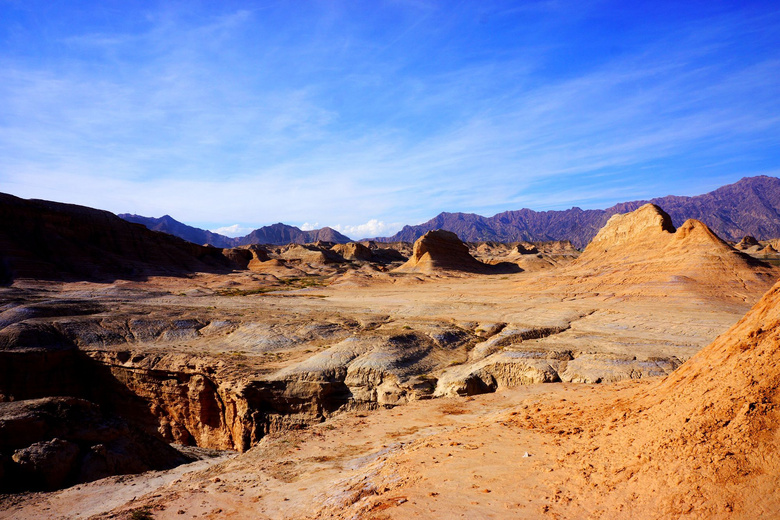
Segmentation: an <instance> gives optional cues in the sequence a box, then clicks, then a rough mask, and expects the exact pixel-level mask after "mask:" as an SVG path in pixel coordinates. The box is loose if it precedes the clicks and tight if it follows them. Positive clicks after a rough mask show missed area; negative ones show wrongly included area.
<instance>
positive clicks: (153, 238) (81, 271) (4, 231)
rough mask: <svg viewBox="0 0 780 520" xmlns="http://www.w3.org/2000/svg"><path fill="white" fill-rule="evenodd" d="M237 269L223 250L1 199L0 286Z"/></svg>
mask: <svg viewBox="0 0 780 520" xmlns="http://www.w3.org/2000/svg"><path fill="white" fill-rule="evenodd" d="M233 267H234V264H233V263H232V262H231V261H230V260H229V259H228V258H226V257H225V256H224V255H223V254H222V250H221V249H216V248H213V247H203V246H198V245H195V244H191V243H189V242H186V241H184V240H181V239H179V238H176V237H173V236H170V235H167V234H164V233H157V232H154V231H150V230H148V229H147V228H145V227H144V226H141V225H138V224H132V223H130V222H127V221H125V220H122V219H120V218H119V217H117V216H116V215H114V214H112V213H109V212H107V211H100V210H96V209H91V208H86V207H83V206H75V205H72V204H60V203H56V202H48V201H42V200H24V199H20V198H18V197H14V196H12V195H5V194H0V277H2V278H3V280H0V282H5V283H8V282H10V281H12V280H14V279H16V278H35V279H39V280H61V279H86V280H114V279H117V278H144V277H146V276H149V275H152V274H168V275H181V274H184V273H188V272H193V271H202V272H227V271H229V270H230V269H231V268H233Z"/></svg>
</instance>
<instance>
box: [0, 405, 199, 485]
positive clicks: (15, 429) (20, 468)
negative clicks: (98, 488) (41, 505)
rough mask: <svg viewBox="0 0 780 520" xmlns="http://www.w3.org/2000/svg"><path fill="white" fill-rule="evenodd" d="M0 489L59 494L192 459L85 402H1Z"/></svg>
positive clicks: (176, 464)
mask: <svg viewBox="0 0 780 520" xmlns="http://www.w3.org/2000/svg"><path fill="white" fill-rule="evenodd" d="M0 432H2V435H0V465H1V466H2V471H0V489H2V490H4V491H19V490H28V489H46V490H51V489H58V488H60V487H63V486H67V485H72V484H77V483H81V482H89V481H92V480H97V479H100V478H104V477H107V476H110V475H121V474H126V473H141V472H143V471H148V470H152V469H157V470H159V469H168V468H172V467H175V466H178V465H179V464H183V463H185V462H188V461H189V460H190V459H189V458H188V457H186V456H184V455H183V454H181V453H180V452H178V451H177V450H175V449H173V448H172V447H171V446H169V445H168V444H166V443H165V442H163V441H162V440H160V439H158V438H156V437H153V436H151V435H148V434H146V433H144V432H142V431H140V430H137V429H135V428H132V427H131V426H129V425H128V424H127V423H126V422H125V421H124V420H122V419H120V418H118V417H116V416H112V415H109V414H106V413H105V412H103V411H101V410H100V408H99V407H98V406H97V405H95V404H93V403H90V402H88V401H85V400H83V399H76V398H73V397H47V398H43V399H34V400H26V401H15V402H8V403H0Z"/></svg>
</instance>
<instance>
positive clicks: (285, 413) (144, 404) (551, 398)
mask: <svg viewBox="0 0 780 520" xmlns="http://www.w3.org/2000/svg"><path fill="white" fill-rule="evenodd" d="M449 235H452V234H447V233H442V232H431V233H428V234H426V236H424V237H423V238H421V239H420V240H419V241H418V242H417V243H416V244H415V246H414V249H413V250H412V248H411V247H410V245H396V246H391V245H386V244H382V245H381V247H380V245H378V244H371V243H367V244H348V245H346V246H334V247H332V248H331V247H329V246H325V245H323V244H319V245H309V246H289V247H277V248H265V249H262V248H255V249H254V250H252V249H251V248H250V249H245V250H243V251H250V252H251V255H250V256H251V259H249V256H246V258H247V259H248V260H247V262H248V263H247V265H245V266H244V267H243V268H240V269H233V270H230V271H228V272H211V273H209V272H199V273H193V274H190V275H187V276H180V275H179V276H164V275H149V276H146V277H144V278H143V279H125V280H122V279H117V280H113V281H107V282H99V281H78V280H75V281H41V280H36V279H31V278H19V279H16V280H14V281H13V283H12V284H10V285H8V286H7V287H4V288H2V289H0V295H1V296H2V301H3V302H4V306H3V307H2V308H1V309H0V310H1V311H2V313H0V320H1V322H2V326H3V328H2V330H0V335H1V336H2V337H0V341H2V346H3V347H2V349H0V357H2V367H3V368H2V369H1V370H0V372H2V373H1V374H0V375H1V376H2V377H0V381H2V388H0V393H2V394H3V395H4V397H5V398H4V400H5V401H8V402H6V403H0V407H2V406H6V407H9V406H10V405H11V404H13V403H18V402H24V401H28V400H30V401H32V400H39V399H45V398H50V399H51V398H54V397H56V396H61V397H62V396H69V397H73V398H77V399H80V400H85V401H88V402H90V403H93V402H94V403H97V404H98V405H99V406H100V409H101V410H103V411H105V412H106V413H109V414H113V415H114V416H117V417H120V418H121V419H122V420H123V421H126V422H127V423H128V424H129V425H130V426H128V428H131V429H133V430H134V431H135V429H137V430H139V431H142V432H144V433H145V434H148V435H152V436H154V437H155V438H156V439H162V440H164V441H167V442H170V443H174V446H179V447H180V450H181V451H182V452H183V455H184V456H186V457H188V460H189V462H188V463H185V464H178V465H175V464H173V466H175V467H172V468H168V469H164V468H151V469H150V471H147V472H144V473H140V474H136V475H129V474H128V475H115V476H107V477H106V478H100V479H98V480H94V479H93V478H91V477H89V475H93V476H101V474H100V473H99V472H98V473H95V471H96V470H94V469H93V470H92V471H93V472H92V473H89V471H87V469H89V468H87V469H85V468H86V466H85V465H84V463H83V462H81V463H79V462H74V461H82V460H85V459H84V457H85V456H83V455H73V457H72V460H71V459H69V461H70V462H68V464H77V463H79V464H82V465H81V466H80V469H79V471H81V473H79V475H82V476H84V478H81V479H80V480H79V481H78V482H76V481H74V478H75V477H74V475H75V474H76V473H78V471H76V470H75V469H72V468H71V469H68V470H67V471H65V472H64V473H62V474H61V475H59V476H57V475H55V476H52V475H50V472H49V469H47V468H46V467H42V466H46V464H47V463H48V462H51V461H53V460H55V458H52V457H53V456H51V455H47V454H48V453H50V452H48V451H46V450H45V449H43V448H44V447H47V446H48V448H46V449H49V448H51V446H53V445H52V444H47V445H46V446H44V444H46V442H49V443H51V442H53V441H51V440H50V439H43V438H42V439H41V440H40V442H38V446H28V445H24V446H23V445H22V444H24V443H23V442H22V443H21V444H19V445H18V446H13V447H12V448H13V449H12V450H11V452H13V453H16V454H18V453H23V456H22V455H16V454H15V455H14V458H13V461H14V463H17V465H19V466H20V467H21V469H19V468H16V466H13V465H12V463H10V462H9V463H8V464H5V467H6V469H5V471H6V474H7V471H8V469H7V468H9V467H10V468H11V470H12V471H18V472H20V473H19V475H23V476H24V477H25V478H29V479H30V482H33V483H37V484H36V485H38V486H39V489H41V488H45V487H46V486H45V485H43V484H41V482H44V481H45V482H46V483H47V484H48V485H49V488H50V489H52V490H45V489H41V490H39V491H35V490H29V489H20V490H16V492H13V493H8V494H6V495H3V496H2V498H0V518H94V519H98V518H159V519H165V518H236V519H243V518H247V519H249V518H252V519H265V518H268V519H281V518H290V519H292V518H374V519H384V518H617V517H625V516H628V517H631V518H661V517H664V518H666V517H674V518H727V517H728V518H771V517H776V515H777V513H776V512H777V511H778V510H780V496H779V495H778V494H777V491H776V489H777V485H778V484H780V482H778V479H779V477H780V460H778V455H777V451H776V449H775V448H776V447H777V445H778V442H779V441H780V439H779V438H778V427H777V426H778V424H780V423H778V421H777V419H778V418H777V406H778V396H777V388H778V383H780V379H778V378H780V370H778V366H780V363H779V361H780V357H779V355H778V347H779V346H780V339H779V337H778V333H779V331H780V327H779V325H778V320H779V319H780V315H779V314H778V312H779V311H778V308H780V307H779V306H778V303H780V302H778V289H777V287H775V288H774V289H772V287H773V285H774V284H775V282H776V281H777V279H778V277H780V269H778V268H777V267H773V266H772V265H770V264H768V263H765V262H763V261H761V260H758V259H756V258H754V257H751V256H749V255H747V254H744V253H742V252H740V251H738V250H736V249H734V248H733V247H732V246H730V245H728V244H727V243H725V242H723V241H722V240H720V239H719V238H718V237H717V236H715V235H714V234H713V233H712V232H711V231H710V230H709V229H708V228H707V227H706V226H704V225H703V224H701V223H700V222H698V221H688V222H686V223H685V224H683V225H682V226H680V227H679V228H678V229H675V228H674V227H673V226H672V225H671V220H670V219H669V218H668V215H666V214H665V213H663V211H662V210H660V208H657V207H656V206H652V205H646V206H643V207H641V208H640V209H638V210H636V211H634V212H632V213H629V214H626V215H616V216H615V217H613V218H612V219H611V220H610V221H609V222H608V223H607V225H606V226H605V227H604V229H602V231H601V232H600V233H599V234H598V235H597V236H596V238H594V240H593V241H592V242H591V244H590V245H589V246H588V248H586V249H585V251H584V252H582V254H580V253H579V252H578V251H576V250H574V249H573V248H572V247H571V246H570V244H569V245H567V244H565V243H546V244H512V245H506V244H479V245H473V246H472V248H471V251H469V248H468V247H467V246H465V245H464V244H462V243H461V242H460V241H459V240H458V239H457V237H455V236H454V235H452V236H449ZM453 237H454V238H453ZM231 251H242V250H231ZM399 251H400V252H399ZM238 254H239V253H230V254H228V255H227V256H229V257H230V255H233V256H235V255H238ZM242 254H244V253H242ZM407 257H408V260H407V259H406V258H407ZM475 258H476V259H475ZM767 291H769V292H767ZM757 302H758V303H757ZM751 308H752V310H751ZM746 313H747V315H746ZM743 316H744V318H743ZM740 320H741V321H740ZM738 322H739V323H738ZM735 324H737V325H735ZM542 383H544V384H542ZM36 406H43V404H39V405H36ZM62 406H63V407H64V406H65V405H62ZM0 411H2V410H0ZM6 412H7V409H6ZM15 413H17V412H15ZM35 413H38V412H35ZM35 413H33V412H31V414H32V416H34V417H39V416H36V415H35ZM63 413H64V412H63ZM3 417H4V419H2V420H0V431H5V432H11V431H16V430H14V428H18V429H20V430H19V431H22V432H24V431H26V430H24V427H25V426H24V424H22V426H19V424H20V423H19V420H17V421H16V422H15V423H14V422H13V421H14V419H13V418H10V419H9V417H11V415H9V413H6V414H5V415H4V416H3ZM25 417H28V418H29V416H25ZM24 420H28V419H24ZM41 420H42V419H41ZM22 422H24V421H22ZM25 424H26V423H25ZM3 428H5V430H3ZM54 430H56V427H55V426H52V431H54ZM21 435H24V433H22V434H21ZM52 435H54V434H52ZM57 435H59V436H57ZM57 435H54V436H55V437H57V438H58V439H59V438H60V437H62V435H60V434H59V433H58V434H57ZM8 437H9V436H8V435H6V438H5V439H2V440H3V442H4V443H5V444H8V445H10V444H12V443H11V441H9V440H8ZM50 438H51V436H50ZM66 442H71V441H67V439H66ZM90 442H91V444H90V443H89V442H86V441H85V440H84V439H83V438H80V439H79V440H78V441H76V440H73V441H72V443H75V444H77V445H78V449H81V450H82V451H83V450H87V451H89V453H90V454H93V455H92V456H93V458H94V457H98V456H99V455H100V453H104V452H105V450H106V449H108V451H109V452H111V450H112V449H114V448H111V445H109V444H106V443H105V442H103V441H99V440H94V441H90ZM100 442H103V444H100ZM96 446H104V448H102V449H103V452H101V451H100V449H101V448H96ZM105 446H108V448H105ZM183 446H189V447H191V448H184V447H183ZM5 449H6V450H7V449H8V447H6V448H5ZM74 449H76V448H74ZM117 449H118V448H117ZM13 450H16V451H15V452H14V451H13ZM24 450H27V451H24ZM36 450H37V451H36ZM90 450H91V451H90ZM40 453H43V454H44V455H40ZM74 453H75V452H74ZM111 453H113V452H111ZM117 453H119V451H118V452H117ZM122 453H124V452H122ZM94 454H97V455H94ZM25 457H27V458H25ZM36 457H38V459H36ZM47 457H48V458H47ZM116 457H118V455H117V456H116ZM98 458H99V457H98ZM104 459H105V460H109V459H110V460H114V459H111V458H110V457H108V456H103V459H100V460H101V461H102V460H104ZM56 460H59V459H56ZM90 460H91V459H90ZM20 461H21V462H20ZM36 461H38V462H37V463H36ZM47 461H48V462H47ZM25 464H26V466H25ZM36 464H37V466H36ZM103 464H104V466H105V464H106V463H103ZM104 466H100V467H101V468H103V467H104ZM109 466H110V464H109ZM120 466H121V464H119V463H116V464H115V471H114V472H113V473H115V474H117V473H129V471H123V470H121V469H117V468H120ZM48 467H49V468H50V467H51V466H48ZM74 467H75V466H74ZM94 467H96V466H94V464H93V466H90V468H94ZM14 468H16V469H14ZM68 468H70V466H68ZM47 472H48V473H47ZM74 472H75V473H74ZM0 476H2V475H0ZM53 478H55V479H56V478H59V480H58V481H56V485H55V483H54V482H55V481H53V480H51V479H53ZM36 479H37V480H36ZM41 479H43V480H41ZM47 479H48V480H47ZM32 487H35V486H32ZM60 487H64V489H58V490H57V489H54V488H60Z"/></svg>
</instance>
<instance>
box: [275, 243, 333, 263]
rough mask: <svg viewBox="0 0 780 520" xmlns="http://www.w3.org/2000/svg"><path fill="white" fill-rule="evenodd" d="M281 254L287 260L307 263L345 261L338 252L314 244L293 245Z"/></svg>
mask: <svg viewBox="0 0 780 520" xmlns="http://www.w3.org/2000/svg"><path fill="white" fill-rule="evenodd" d="M281 256H282V258H284V259H285V260H293V261H298V262H303V263H305V264H332V263H338V262H343V261H344V259H343V258H342V257H341V255H339V254H337V253H336V252H334V251H331V250H330V249H328V248H325V247H318V246H315V245H312V244H305V245H300V244H295V245H292V246H290V247H288V248H287V249H286V250H285V251H284V252H283V253H282V255H281Z"/></svg>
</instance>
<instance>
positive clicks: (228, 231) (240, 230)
mask: <svg viewBox="0 0 780 520" xmlns="http://www.w3.org/2000/svg"><path fill="white" fill-rule="evenodd" d="M255 229H256V228H252V227H246V226H241V225H240V224H233V225H232V226H224V227H220V228H217V229H211V230H210V231H211V232H212V233H218V234H220V235H225V236H228V237H243V236H246V235H248V234H249V233H251V232H252V231H254V230H255Z"/></svg>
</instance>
